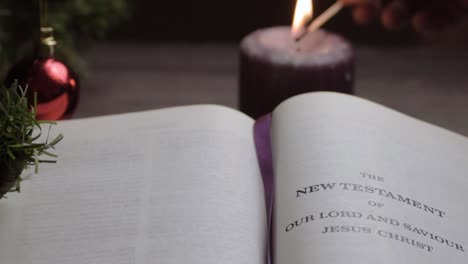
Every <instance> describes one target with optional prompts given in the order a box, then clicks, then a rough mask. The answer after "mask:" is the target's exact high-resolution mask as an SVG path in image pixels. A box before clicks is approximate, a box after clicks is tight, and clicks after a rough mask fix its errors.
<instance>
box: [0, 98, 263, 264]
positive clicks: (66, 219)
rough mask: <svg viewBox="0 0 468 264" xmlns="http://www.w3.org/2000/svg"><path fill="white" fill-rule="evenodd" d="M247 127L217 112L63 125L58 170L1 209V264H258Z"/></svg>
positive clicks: (257, 199)
mask: <svg viewBox="0 0 468 264" xmlns="http://www.w3.org/2000/svg"><path fill="white" fill-rule="evenodd" d="M253 123H254V122H253V120H251V119H250V118H248V117H247V116H245V115H243V114H241V113H238V112H236V111H234V110H231V109H228V108H225V107H219V106H189V107H179V108H172V109H167V110H159V111H149V112H142V113H134V114H125V115H118V116H111V117H102V118H92V119H85V120H77V121H66V122H61V123H60V124H59V125H58V127H56V128H54V132H55V130H56V131H57V132H58V131H62V132H63V134H64V136H65V139H64V141H63V142H61V143H60V145H59V146H58V148H57V150H56V153H58V154H60V157H59V159H58V163H57V164H51V165H48V164H46V165H43V166H42V167H41V168H40V174H39V175H31V176H30V177H29V178H27V179H26V180H25V181H24V182H23V184H22V192H21V193H20V194H16V193H12V194H10V195H8V199H7V200H1V201H0V234H1V236H0V260H1V261H0V262H1V263H21V264H43V263H44V264H50V263H60V264H78V263H79V264H84V263H87V264H88V263H96V264H98V263H99V264H105V263H112V264H120V263H122V264H123V263H125V264H133V263H137V264H143V263H145V264H146V263H165V264H168V263H194V264H195V263H200V264H206V263H216V264H219V263H252V264H260V263H264V260H265V257H266V256H265V254H266V253H265V252H266V250H265V248H266V212H265V200H264V193H263V185H262V180H261V176H260V173H259V169H258V164H257V161H256V154H255V149H254V143H253V137H252V126H253Z"/></svg>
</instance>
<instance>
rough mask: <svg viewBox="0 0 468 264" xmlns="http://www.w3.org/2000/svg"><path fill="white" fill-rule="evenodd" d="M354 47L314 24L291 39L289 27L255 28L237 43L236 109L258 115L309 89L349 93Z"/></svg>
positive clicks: (253, 115) (309, 90) (352, 76)
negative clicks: (313, 29)
mask: <svg viewBox="0 0 468 264" xmlns="http://www.w3.org/2000/svg"><path fill="white" fill-rule="evenodd" d="M353 80H354V51H353V48H352V46H351V44H350V43H349V42H348V41H347V40H345V39H344V38H342V37H340V36H338V35H336V34H333V33H330V32H327V31H325V30H320V29H319V30H315V31H313V32H310V33H308V34H306V35H305V36H304V37H303V38H302V39H301V40H300V41H296V40H295V38H294V37H293V35H292V33H291V27H287V26H284V27H273V28H267V29H261V30H257V31H255V32H253V33H251V34H250V35H248V36H247V37H245V38H244V39H243V40H242V43H241V49H240V71H239V82H240V109H241V110H242V111H243V112H245V113H247V114H248V115H250V116H252V117H254V118H257V117H259V116H261V115H264V114H266V113H269V112H271V111H272V110H273V109H274V108H275V107H276V106H277V105H278V104H279V103H281V102H282V101H284V100H285V99H287V98H289V97H291V96H294V95H297V94H301V93H306V92H311V91H335V92H342V93H349V94H351V93H352V87H353Z"/></svg>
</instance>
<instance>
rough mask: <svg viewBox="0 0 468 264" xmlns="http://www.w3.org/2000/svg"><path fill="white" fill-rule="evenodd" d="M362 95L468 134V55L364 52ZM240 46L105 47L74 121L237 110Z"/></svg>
mask: <svg viewBox="0 0 468 264" xmlns="http://www.w3.org/2000/svg"><path fill="white" fill-rule="evenodd" d="M356 53H357V65H356V66H357V72H356V84H355V94H356V95H358V96H361V97H364V98H368V99H370V100H372V101H375V102H378V103H381V104H383V105H386V106H389V107H391V108H393V109H396V110H398V111H400V112H403V113H406V114H409V115H411V116H414V117H417V118H419V119H422V120H425V121H428V122H431V123H434V124H437V125H439V126H442V127H445V128H448V129H450V130H453V131H455V132H458V133H461V134H464V135H466V136H468V49H466V48H465V49H463V48H450V49H448V48H441V47H429V46H410V47H371V46H358V47H356ZM237 56H238V47H237V45H235V44H203V45H202V44H197V45H186V44H172V45H151V46H150V45H138V44H106V43H101V44H98V45H96V46H94V48H93V49H92V50H90V51H89V52H88V53H87V55H86V60H87V61H88V67H89V75H88V77H87V78H86V79H84V80H83V83H82V90H81V102H80V106H79V107H78V109H77V112H76V115H75V118H81V117H90V116H98V115H108V114H116V113H123V112H133V111H141V110H148V109H156V108H163V107H169V106H177V105H187V104H204V103H210V104H221V105H226V106H230V107H233V108H237V102H238V95H237V67H238V57H237Z"/></svg>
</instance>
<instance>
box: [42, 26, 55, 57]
mask: <svg viewBox="0 0 468 264" xmlns="http://www.w3.org/2000/svg"><path fill="white" fill-rule="evenodd" d="M41 44H42V45H43V46H45V47H46V48H47V51H48V55H49V57H52V56H54V52H55V46H56V45H57V41H56V40H55V38H54V29H53V28H52V27H41Z"/></svg>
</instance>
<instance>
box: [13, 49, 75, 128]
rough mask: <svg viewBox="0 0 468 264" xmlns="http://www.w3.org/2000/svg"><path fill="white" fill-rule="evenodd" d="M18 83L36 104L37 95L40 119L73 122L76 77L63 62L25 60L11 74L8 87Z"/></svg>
mask: <svg viewBox="0 0 468 264" xmlns="http://www.w3.org/2000/svg"><path fill="white" fill-rule="evenodd" d="M15 80H17V81H18V83H19V84H20V85H21V87H23V88H24V87H26V86H27V87H28V93H27V95H28V98H29V100H30V103H33V98H34V97H33V96H34V93H36V94H37V118H38V119H41V120H60V119H67V118H70V117H71V115H72V114H73V112H74V111H75V109H76V106H77V104H78V97H79V82H78V77H77V75H76V74H75V73H74V72H73V71H72V70H71V69H70V68H69V67H68V66H67V65H66V64H65V63H63V62H61V61H59V60H57V59H55V58H45V59H41V58H32V59H23V60H21V61H19V62H18V63H17V64H15V65H14V66H13V67H12V68H11V70H10V71H9V72H8V75H7V78H6V84H7V86H9V85H11V84H12V83H13V82H14V81H15Z"/></svg>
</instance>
